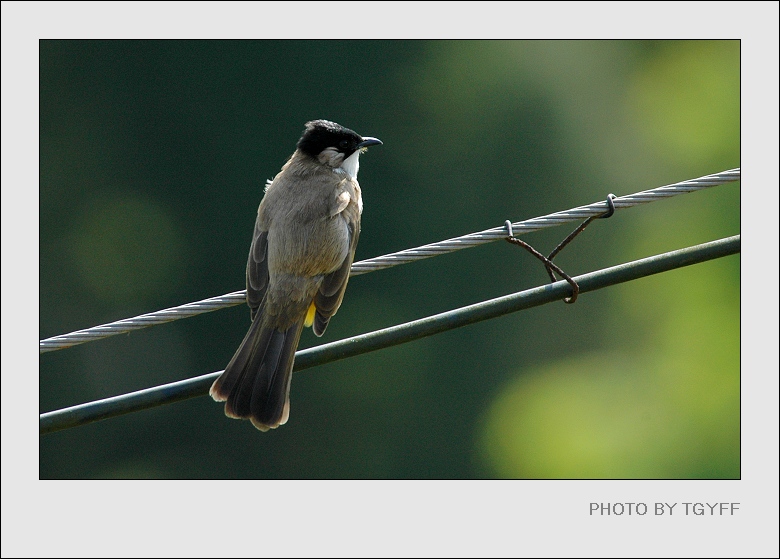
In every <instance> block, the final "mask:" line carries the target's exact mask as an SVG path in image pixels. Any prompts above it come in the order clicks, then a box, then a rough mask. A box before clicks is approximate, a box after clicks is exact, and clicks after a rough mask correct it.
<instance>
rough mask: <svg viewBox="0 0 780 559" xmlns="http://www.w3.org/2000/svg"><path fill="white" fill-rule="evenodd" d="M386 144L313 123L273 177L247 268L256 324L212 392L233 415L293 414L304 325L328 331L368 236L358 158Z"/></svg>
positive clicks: (263, 427)
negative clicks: (364, 231) (362, 240)
mask: <svg viewBox="0 0 780 559" xmlns="http://www.w3.org/2000/svg"><path fill="white" fill-rule="evenodd" d="M381 144H382V142H381V141H380V140H378V139H377V138H373V137H370V136H361V135H359V134H358V133H356V132H354V131H353V130H350V129H349V128H345V127H344V126H341V125H340V124H337V123H335V122H333V121H329V120H312V121H309V122H307V123H306V124H305V129H304V131H303V134H302V135H301V137H300V139H299V140H298V143H297V145H296V149H295V152H294V153H293V154H292V155H291V156H290V158H289V159H288V160H287V162H286V163H285V164H284V165H283V166H282V169H281V171H279V173H278V174H277V175H276V176H275V177H274V178H273V179H272V180H269V181H267V184H266V188H265V193H264V195H263V199H262V201H261V202H260V206H259V207H258V210H257V220H256V221H255V227H254V233H253V235H252V244H251V245H250V248H249V258H248V261H247V267H246V302H247V305H248V306H249V308H250V311H251V313H250V315H251V319H252V324H251V326H250V327H249V330H248V331H247V333H246V335H245V336H244V339H243V341H242V342H241V344H240V345H239V346H238V349H237V350H236V352H235V354H234V355H233V358H232V359H231V360H230V362H229V363H228V365H227V367H225V370H224V371H223V372H222V374H221V375H220V376H219V378H217V380H215V381H214V383H213V384H212V386H211V389H210V390H209V394H210V395H211V397H212V398H213V399H214V400H215V401H217V402H225V415H227V416H228V417H232V418H238V419H249V420H250V421H251V423H252V425H254V426H255V427H256V428H257V429H259V430H260V431H268V430H269V429H275V428H277V427H278V426H279V425H283V424H285V423H286V422H287V420H288V419H289V417H290V380H291V377H292V369H293V362H294V360H295V350H296V349H297V347H298V342H299V341H300V337H301V332H302V330H303V328H304V327H308V326H311V327H312V330H313V332H314V334H315V335H316V336H318V337H319V336H322V335H323V334H324V333H325V328H327V326H328V322H329V321H330V319H331V317H332V316H333V315H334V314H336V311H338V309H339V307H340V306H341V302H342V300H343V298H344V291H345V290H346V287H347V281H348V280H349V272H350V268H351V266H352V261H353V259H354V257H355V248H356V247H357V243H358V237H359V236H360V217H361V214H362V213H363V199H362V195H361V190H360V184H359V183H358V181H357V174H358V168H359V158H360V155H361V153H364V152H365V151H366V150H367V148H368V147H369V146H374V145H381Z"/></svg>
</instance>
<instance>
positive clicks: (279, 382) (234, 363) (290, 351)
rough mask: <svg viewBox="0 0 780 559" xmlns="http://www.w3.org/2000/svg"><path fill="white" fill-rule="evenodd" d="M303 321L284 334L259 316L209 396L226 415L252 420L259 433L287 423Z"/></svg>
mask: <svg viewBox="0 0 780 559" xmlns="http://www.w3.org/2000/svg"><path fill="white" fill-rule="evenodd" d="M304 318H305V317H301V319H300V320H299V321H297V322H295V323H294V324H292V325H291V326H289V327H288V328H287V329H285V330H279V329H276V328H273V327H271V326H269V325H268V324H264V321H263V315H262V313H259V314H258V315H257V316H256V317H255V320H254V321H253V322H252V326H251V327H250V328H249V331H248V332H247V334H246V336H245V337H244V341H243V342H241V345H240V346H239V348H238V350H237V351H236V353H235V355H233V358H232V359H231V360H230V363H228V366H227V367H225V371H224V372H223V373H222V375H220V377H219V378H218V379H217V380H216V381H214V384H213V385H212V386H211V390H210V391H209V394H211V396H212V398H214V400H216V401H218V402H221V401H226V403H225V415H227V416H229V417H235V418H242V419H246V418H248V419H251V421H252V424H253V425H254V426H255V427H257V428H258V429H260V430H261V431H267V430H268V429H274V428H276V427H278V426H279V425H283V424H284V423H286V422H287V419H288V417H289V415H290V379H291V377H292V367H293V361H294V359H295V350H296V348H297V347H298V341H299V340H300V337H301V331H302V329H303V322H304Z"/></svg>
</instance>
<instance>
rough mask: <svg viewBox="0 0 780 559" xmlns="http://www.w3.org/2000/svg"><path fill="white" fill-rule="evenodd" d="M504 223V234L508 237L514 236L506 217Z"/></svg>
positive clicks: (510, 223)
mask: <svg viewBox="0 0 780 559" xmlns="http://www.w3.org/2000/svg"><path fill="white" fill-rule="evenodd" d="M504 225H505V226H506V234H507V236H509V237H510V238H511V237H514V236H515V233H514V231H512V222H511V221H510V220H508V219H507V220H506V221H505V222H504Z"/></svg>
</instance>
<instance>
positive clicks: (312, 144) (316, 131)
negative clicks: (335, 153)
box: [298, 120, 363, 157]
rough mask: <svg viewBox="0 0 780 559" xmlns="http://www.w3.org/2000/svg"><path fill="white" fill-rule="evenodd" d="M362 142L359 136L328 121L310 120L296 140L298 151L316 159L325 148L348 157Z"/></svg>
mask: <svg viewBox="0 0 780 559" xmlns="http://www.w3.org/2000/svg"><path fill="white" fill-rule="evenodd" d="M362 141H363V138H362V137H361V136H360V134H358V133H357V132H355V131H354V130H350V129H349V128H345V127H343V126H342V125H340V124H336V123H335V122H331V121H330V120H312V121H309V122H307V123H306V130H304V131H303V136H301V139H300V140H298V149H299V150H301V151H302V152H304V153H306V154H308V155H310V156H312V157H317V156H318V155H319V154H320V153H321V152H322V150H324V149H325V148H329V147H334V148H336V149H337V150H339V151H340V152H341V153H343V154H344V156H345V157H349V156H350V155H352V154H353V153H354V152H355V150H357V149H358V148H359V147H360V143H361V142H362Z"/></svg>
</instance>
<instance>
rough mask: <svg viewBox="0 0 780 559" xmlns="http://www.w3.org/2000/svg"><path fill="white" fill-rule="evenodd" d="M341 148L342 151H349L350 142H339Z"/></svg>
mask: <svg viewBox="0 0 780 559" xmlns="http://www.w3.org/2000/svg"><path fill="white" fill-rule="evenodd" d="M339 147H340V148H341V149H347V148H348V147H349V140H341V141H340V142H339Z"/></svg>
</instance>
